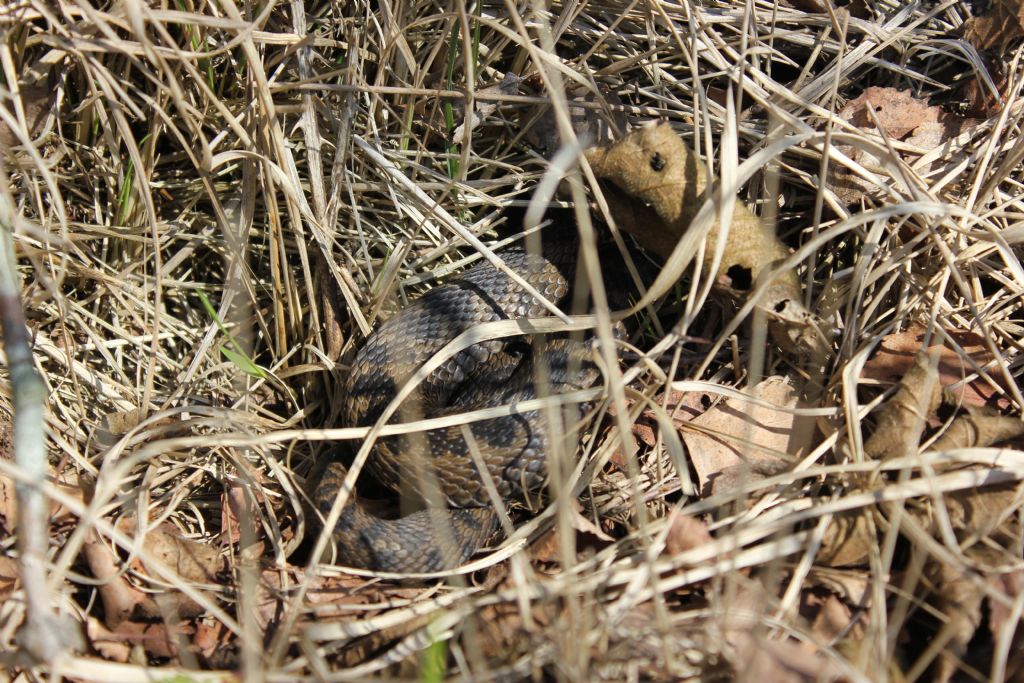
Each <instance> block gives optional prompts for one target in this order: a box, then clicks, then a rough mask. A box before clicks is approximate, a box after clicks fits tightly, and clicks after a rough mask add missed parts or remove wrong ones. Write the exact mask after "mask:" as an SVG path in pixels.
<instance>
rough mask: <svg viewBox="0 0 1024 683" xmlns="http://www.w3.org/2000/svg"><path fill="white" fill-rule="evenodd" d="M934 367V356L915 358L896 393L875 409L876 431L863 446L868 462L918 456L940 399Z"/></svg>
mask: <svg viewBox="0 0 1024 683" xmlns="http://www.w3.org/2000/svg"><path fill="white" fill-rule="evenodd" d="M937 365H938V354H937V353H935V352H929V353H927V354H926V353H919V354H917V356H915V357H914V362H913V364H912V365H911V366H910V368H909V369H908V370H907V372H906V374H904V375H903V379H901V380H900V385H899V389H897V390H896V393H895V394H894V395H893V396H892V398H890V399H889V400H888V401H886V402H885V403H884V404H883V405H882V407H881V408H879V409H878V416H877V417H876V422H875V430H874V432H872V434H871V436H870V437H869V438H868V440H867V441H866V442H865V443H864V453H865V454H866V455H867V456H868V457H869V458H875V459H876V460H888V459H891V458H900V457H903V456H906V455H912V454H913V453H915V452H917V445H918V443H919V442H920V441H921V433H922V432H923V430H924V427H925V424H926V423H927V421H928V418H929V417H930V416H931V415H933V414H934V413H935V411H936V409H937V408H938V407H939V401H940V400H941V398H942V390H941V387H940V386H939V380H938V373H937V372H936V369H935V368H936V367H937Z"/></svg>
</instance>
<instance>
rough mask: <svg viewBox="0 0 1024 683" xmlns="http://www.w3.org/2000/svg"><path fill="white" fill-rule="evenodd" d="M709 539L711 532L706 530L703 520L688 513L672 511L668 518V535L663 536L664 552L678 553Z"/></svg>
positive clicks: (704, 542)
mask: <svg viewBox="0 0 1024 683" xmlns="http://www.w3.org/2000/svg"><path fill="white" fill-rule="evenodd" d="M711 541H712V538H711V532H710V531H708V525H707V524H706V523H705V522H703V521H701V520H699V519H697V518H695V517H690V516H689V515H680V514H677V513H673V515H672V517H671V519H670V520H669V529H668V536H667V537H666V538H665V552H667V553H668V554H669V555H678V554H679V553H682V552H686V551H687V550H692V549H693V548H699V547H700V546H702V545H706V544H708V543H711Z"/></svg>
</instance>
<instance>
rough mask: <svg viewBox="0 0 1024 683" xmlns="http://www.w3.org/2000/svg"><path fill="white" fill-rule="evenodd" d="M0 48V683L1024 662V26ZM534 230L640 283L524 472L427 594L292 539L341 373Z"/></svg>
mask: <svg viewBox="0 0 1024 683" xmlns="http://www.w3.org/2000/svg"><path fill="white" fill-rule="evenodd" d="M0 34H2V35H3V38H4V40H3V43H2V45H3V47H2V49H0V66H2V69H3V71H2V74H3V75H2V77H0V78H2V81H0V82H2V86H0V147H2V155H0V173H2V174H3V178H2V180H0V188H2V189H0V228H2V231H0V235H2V237H3V241H4V248H5V249H6V248H7V245H10V246H11V247H12V248H13V261H11V262H8V261H7V260H5V261H4V262H3V265H2V266H0V275H2V280H3V282H0V288H2V291H0V306H2V307H3V309H4V311H3V312H4V316H5V320H4V341H5V353H6V355H5V361H4V364H3V369H2V375H3V383H2V386H3V394H2V395H0V407H2V410H0V414H2V416H3V418H4V419H3V425H2V427H3V431H2V432H0V449H2V452H3V457H0V529H2V530H3V534H2V536H0V539H2V545H0V548H2V553H0V595H2V596H3V608H2V609H0V661H2V662H3V664H4V667H5V668H6V673H4V674H3V680H35V679H39V678H50V677H56V676H58V675H63V676H66V677H68V678H69V679H71V680H82V681H92V680H96V681H112V680H116V681H135V680H140V681H141V680H153V679H154V678H157V679H176V680H224V679H229V678H237V677H245V678H247V679H251V680H256V679H265V680H299V679H302V680H306V679H316V680H354V679H362V678H380V679H416V680H423V681H439V680H447V679H448V678H452V679H458V680H474V681H482V680H491V679H499V678H500V679H509V680H519V679H523V680H527V679H529V680H566V681H593V680H615V681H618V680H670V679H671V680H761V681H769V680H770V681H804V680H807V681H811V680H849V681H912V680H917V679H921V678H925V679H930V680H937V681H950V680H955V681H968V680H993V681H999V680H1021V677H1022V676H1024V659H1022V657H1021V655H1020V654H1019V653H1020V651H1021V629H1020V620H1021V614H1022V605H1024V573H1022V567H1024V556H1022V544H1024V541H1022V532H1021V520H1020V510H1021V502H1022V493H1021V487H1020V486H1019V483H1020V481H1021V480H1022V478H1024V453H1022V452H1021V451H1020V450H1018V449H1019V448H1020V446H1021V444H1022V443H1024V442H1022V440H1021V437H1020V433H1021V431H1022V430H1021V424H1022V422H1021V419H1020V415H1021V410H1022V408H1024V397H1022V394H1021V391H1020V388H1019V378H1020V376H1021V372H1022V359H1021V348H1022V347H1021V339H1022V337H1024V334H1022V332H1024V328H1022V325H1024V313H1022V310H1024V303H1022V302H1024V298H1022V292H1024V270H1022V268H1021V264H1020V254H1021V250H1020V246H1019V245H1020V242H1021V234H1022V232H1021V230H1022V228H1021V225H1022V223H1021V217H1022V216H1024V212H1022V210H1024V198H1022V192H1021V187H1022V185H1021V183H1022V181H1024V174H1022V172H1021V161H1022V159H1024V152H1022V151H1021V150H1024V144H1022V143H1021V140H1020V136H1021V114H1022V112H1024V104H1022V102H1021V101H1020V97H1019V91H1020V80H1021V75H1022V70H1021V66H1020V63H1019V62H1020V55H1021V40H1020V38H1021V37H1022V36H1024V10H1022V9H1021V7H1020V5H1019V3H1018V2H1015V1H1014V0H993V1H992V2H987V3H966V2H955V1H952V0H951V1H950V2H945V3H939V4H935V3H914V4H904V3H887V2H880V1H877V0H853V1H852V2H850V3H849V4H846V5H844V6H842V7H837V6H835V5H833V4H829V3H828V2H819V0H790V1H789V2H782V1H781V0H777V1H775V2H772V1H765V2H750V3H746V4H744V3H737V2H724V1H722V2H716V1H714V0H706V1H704V2H700V3H694V2H689V1H687V2H683V3H675V4H673V3H665V2H660V1H659V0H645V1H644V2H632V3H628V2H605V1H596V2H554V3H550V4H547V5H545V4H542V3H534V4H529V3H521V4H519V5H515V4H513V3H505V4H500V3H494V2H488V3H484V4H472V3H464V2H454V3H448V4H446V3H444V2H440V3H431V2H426V3H423V2H421V3H406V2H397V3H394V2H380V3H378V2H366V1H358V0H357V1H355V2H350V3H340V5H339V3H326V2H309V3H306V4H302V3H297V2H293V3H288V4H282V3H269V4H263V5H249V4H245V3H242V4H236V3H222V4H216V3H214V4H208V3H201V2H193V1H192V0H182V1H181V2H178V3H176V4H174V5H173V6H172V5H160V4H149V5H144V4H138V3H111V4H106V3H100V4H95V5H90V4H73V3H60V2H58V3H36V2H31V1H30V2H26V3H20V4H9V5H8V6H6V7H3V8H0ZM658 124H660V125H658ZM627 135H632V136H634V137H627ZM650 136H660V137H657V139H656V140H654V139H653V138H652V137H650ZM624 139H625V140H627V141H628V140H632V141H633V143H635V145H634V146H633V147H628V144H632V143H627V142H623V140H624ZM652 140H653V141H652ZM638 150H639V151H638ZM680 166H682V167H685V168H686V169H689V170H688V171H687V173H689V175H688V174H687V173H682V174H680V175H678V176H676V175H671V174H672V173H674V169H676V168H677V167H680ZM669 176H671V178H669ZM544 210H549V214H548V215H549V216H550V215H551V213H550V211H554V210H558V211H560V212H561V213H559V214H558V220H559V221H562V222H567V223H568V224H569V225H572V226H574V228H575V229H577V230H578V232H579V233H580V234H581V236H582V246H581V253H583V254H585V255H588V256H589V255H591V254H596V253H597V249H596V248H595V244H596V243H597V242H601V243H608V242H615V241H616V240H617V241H619V242H621V243H622V244H623V245H625V246H627V247H629V248H630V249H631V250H632V251H631V253H632V254H634V255H636V258H637V259H638V263H637V266H638V271H639V272H640V276H639V277H638V279H639V280H641V281H645V290H644V291H645V292H646V294H638V295H637V296H636V297H634V299H633V300H632V303H633V304H634V306H633V308H634V310H633V311H632V312H631V314H630V315H628V316H622V317H624V319H625V320H626V321H627V328H628V329H629V332H628V335H629V336H628V339H625V340H621V341H620V343H619V344H618V345H617V346H616V356H617V358H618V360H617V365H612V366H608V367H606V368H605V373H604V377H603V380H602V383H601V388H600V389H599V390H598V391H596V392H594V393H595V394H596V400H595V401H594V403H593V405H592V408H591V410H590V419H589V420H588V421H586V423H584V424H582V425H581V426H580V430H579V431H580V434H579V437H578V438H574V439H573V442H572V448H573V449H575V452H574V453H570V454H567V455H568V457H567V459H564V460H562V461H559V462H558V463H557V467H556V469H557V472H556V474H555V476H553V481H554V483H553V484H552V486H551V487H550V489H549V491H548V492H547V493H548V495H545V496H543V497H541V498H540V499H539V500H536V501H531V502H532V506H531V507H532V509H525V507H524V506H519V507H517V508H516V509H514V510H512V521H513V522H514V524H515V527H516V531H515V533H514V534H513V535H512V536H511V537H510V538H501V537H496V538H495V539H494V541H493V544H492V547H491V548H489V549H488V551H487V552H484V553H480V554H478V555H477V556H476V557H475V558H474V559H473V561H472V562H471V563H470V564H469V565H467V566H466V567H464V568H462V569H461V570H460V571H458V572H454V573H451V574H449V575H445V576H442V577H435V578H429V579H419V580H410V579H408V578H407V577H406V578H403V577H376V576H373V575H372V572H366V571H362V572H359V571H352V570H348V569H345V568H343V567H339V566H335V565H331V564H328V563H326V562H323V561H321V560H322V559H324V558H323V557H322V556H321V555H320V554H319V553H318V552H317V550H318V549H319V548H322V547H323V545H324V544H323V543H318V539H319V535H320V532H321V527H322V524H320V522H319V521H318V519H317V517H316V513H315V512H314V511H313V509H312V508H311V507H310V505H309V500H308V496H309V492H310V490H311V488H312V486H313V485H314V484H315V482H316V478H317V477H318V476H319V473H320V472H321V471H322V467H323V465H324V463H325V462H328V461H329V460H331V459H335V458H345V457H347V456H351V455H352V453H354V452H355V451H356V450H357V449H358V447H359V446H360V445H361V444H362V443H363V442H364V440H365V438H366V434H367V430H366V429H361V428H352V427H351V426H350V425H345V424H343V423H342V421H341V420H340V419H339V415H338V412H339V390H340V387H341V385H342V382H343V379H344V377H345V374H346V372H347V368H348V367H349V364H350V363H351V361H352V358H353V355H354V353H355V352H356V351H357V349H358V348H360V346H361V345H362V343H363V342H364V340H365V339H366V337H367V335H368V334H370V333H371V332H372V330H373V329H375V328H376V327H377V326H378V325H379V324H380V322H381V321H382V320H383V319H386V318H387V317H389V316H391V315H393V314H394V313H395V312H396V311H398V310H400V309H401V308H402V307H403V306H404V305H405V303H407V302H408V301H409V300H411V299H414V298H415V297H417V296H419V295H420V294H421V293H422V292H423V291H425V290H427V289H429V288H431V287H433V286H436V285H437V284H438V283H441V282H443V281H444V280H445V279H446V278H447V277H450V276H451V275H452V274H453V273H456V272H458V271H460V270H462V269H464V268H465V267H466V266H467V265H468V264H469V263H470V262H471V261H473V260H475V259H478V258H479V252H481V251H484V252H486V251H492V252H493V251H497V252H498V253H499V254H500V249H501V247H502V246H504V245H505V244H506V243H507V241H508V240H511V239H514V238H516V237H517V236H518V234H519V233H521V232H524V231H526V232H532V231H533V227H535V226H536V225H537V224H538V221H539V220H540V218H541V217H542V215H543V213H544ZM723 217H729V218H728V219H723ZM727 229H728V230H729V232H728V233H726V232H724V231H725V230H727ZM543 230H544V229H543V228H542V230H541V232H542V233H543ZM635 242H639V245H641V246H642V247H646V250H639V251H638V246H637V244H636V243H635ZM603 252H604V250H602V253H603ZM5 258H6V257H5ZM612 258H613V259H615V260H616V262H617V261H618V257H615V256H614V255H613V257H612ZM605 265H608V263H607V262H606V263H605ZM651 271H653V272H654V275H655V276H656V277H654V278H646V276H644V275H643V274H644V273H648V272H651ZM590 282H591V284H593V283H594V282H596V278H595V277H593V273H591V277H590ZM613 287H614V285H613ZM616 289H618V288H617V287H616ZM622 289H625V286H624V285H623V287H622ZM617 310H620V311H621V310H622V309H621V308H619V309H617ZM600 313H601V315H598V316H596V317H595V318H594V319H592V320H591V321H590V322H589V323H587V324H585V325H583V326H584V327H589V328H590V329H598V332H599V333H600V334H599V336H601V335H604V336H605V338H606V339H610V338H611V337H610V336H609V335H610V334H611V329H610V327H608V325H609V323H610V319H611V318H617V317H620V316H618V315H617V313H616V312H615V311H612V310H610V309H603V310H601V311H600ZM21 314H23V316H24V317H23V318H19V315H21ZM545 324H547V325H548V329H552V330H557V329H558V328H559V325H562V323H560V322H558V321H557V319H551V320H549V321H548V323H545ZM562 329H564V326H563V328H562ZM26 332H27V335H26V334H25V333H26ZM26 349H27V352H28V353H30V354H31V356H30V358H31V359H32V362H29V361H19V360H18V359H19V358H21V357H22V356H19V353H22V352H23V351H25V350H26ZM25 357H26V358H28V357H29V356H25ZM8 359H11V360H12V362H11V364H10V366H9V365H8V363H7V360H8ZM33 363H34V370H35V371H36V374H35V376H37V377H38V378H39V379H41V381H42V383H43V387H44V391H43V397H42V398H43V402H42V405H43V407H44V411H43V416H42V420H44V424H45V433H44V432H43V431H42V430H41V429H40V425H39V420H38V419H36V418H33V417H32V411H31V407H32V406H33V405H35V406H38V405H39V404H40V401H39V400H38V399H33V398H32V396H31V395H28V398H25V396H26V395H25V394H18V393H17V392H18V391H19V390H20V389H24V386H25V385H24V384H23V383H22V382H23V381H25V380H24V378H25V376H26V375H27V376H28V377H29V381H30V380H31V377H32V376H33V375H32V373H26V372H24V370H25V369H26V368H28V367H30V366H32V365H33ZM12 370H18V372H12ZM19 387H20V389H19ZM29 388H30V389H31V386H29ZM16 405H17V408H18V410H17V411H16V410H15V407H16ZM26 406H28V407H27V408H26ZM19 419H20V420H22V422H16V421H17V420H19ZM33 420H34V421H33ZM12 423H13V424H15V426H16V427H17V428H18V429H17V430H16V431H17V437H16V438H14V439H13V440H12V437H11V432H10V425H11V424H12ZM26 444H27V446H26ZM33 446H34V447H36V449H37V450H39V452H40V457H39V458H36V459H35V460H34V461H32V460H31V458H32V457H33V456H32V454H31V450H32V447H33ZM43 446H45V454H44V453H43ZM15 450H18V457H19V460H18V461H17V463H16V462H15V460H14V459H13V456H14V451H15ZM44 455H45V457H42V456H44ZM23 458H24V459H23ZM30 461H32V462H35V463H36V464H38V465H39V466H40V467H42V464H43V463H44V462H45V471H43V472H42V474H43V475H45V480H46V481H45V484H44V485H43V486H42V488H41V489H40V490H41V491H42V493H43V495H44V496H45V498H46V500H48V501H49V505H48V507H46V509H43V510H40V512H42V516H40V515H33V514H31V511H30V510H29V514H27V515H23V514H21V513H23V512H25V511H26V507H25V503H24V501H23V502H22V503H21V505H20V506H19V505H18V504H16V502H15V498H16V496H15V492H14V488H15V487H14V482H16V481H21V482H28V481H30V480H31V479H32V478H33V475H32V473H31V465H29V464H27V463H29V462H30ZM363 486H366V487H367V489H368V490H370V492H371V493H373V492H374V491H373V482H367V481H362V480H360V488H361V489H362V487H363ZM28 495H31V494H28ZM26 520H30V521H26ZM31 520H35V521H36V522H37V525H36V526H34V527H33V526H32V521H31ZM47 524H48V526H47ZM33 543H35V546H33V545H32V544H33ZM33 548H36V550H35V551H34V550H33ZM34 552H37V553H38V555H33V553H34ZM34 557H38V558H39V559H40V560H44V562H43V564H42V565H41V567H40V568H38V569H33V565H32V559H33V558H34ZM44 576H45V577H46V578H47V579H48V580H47V581H41V579H42V577H44ZM33 614H34V615H35V617H33V616H32V615H33ZM26 615H28V617H27V616H26ZM57 618H59V619H60V620H61V621H55V619H57ZM37 619H38V620H37ZM39 623H42V624H44V627H43V628H42V629H40V628H38V624H39ZM47 629H51V630H47ZM58 633H59V635H60V637H59V638H53V639H52V641H53V642H49V643H47V638H45V637H43V636H47V635H49V636H52V635H54V634H58ZM65 636H66V637H65ZM64 645H67V646H69V647H68V648H67V649H66V650H65V653H64V654H63V655H62V658H60V659H57V658H49V657H44V658H43V659H45V660H46V661H42V662H40V661H33V660H32V655H33V654H36V655H39V653H40V652H42V651H45V650H46V648H49V647H53V648H55V649H54V650H53V651H51V653H52V652H55V651H56V650H60V649H61V647H62V646H64Z"/></svg>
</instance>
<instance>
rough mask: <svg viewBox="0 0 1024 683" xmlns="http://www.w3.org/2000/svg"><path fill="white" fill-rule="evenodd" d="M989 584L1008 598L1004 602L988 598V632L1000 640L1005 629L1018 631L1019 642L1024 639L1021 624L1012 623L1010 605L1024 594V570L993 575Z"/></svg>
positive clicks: (989, 579) (989, 578)
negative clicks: (1000, 635)
mask: <svg viewBox="0 0 1024 683" xmlns="http://www.w3.org/2000/svg"><path fill="white" fill-rule="evenodd" d="M988 583H989V585H990V586H991V587H992V588H994V589H995V590H996V591H998V592H999V593H1001V594H1002V595H1003V596H1005V598H1006V600H1005V601H1004V600H998V599H996V598H993V597H988V630H989V632H991V633H992V637H993V638H998V637H999V634H1000V633H1002V632H1003V629H1006V628H1011V629H1016V637H1017V640H1018V641H1020V640H1021V639H1024V633H1022V632H1021V630H1020V624H1019V623H1017V622H1014V623H1010V616H1011V614H1012V612H1011V609H1010V607H1009V604H1008V603H1013V601H1014V600H1016V599H1018V598H1019V597H1020V595H1021V593H1024V570H1021V569H1013V570H1010V571H1007V572H1001V573H993V574H992V575H991V576H989V577H988ZM1017 651H1018V652H1019V651H1020V650H1019V649H1018V650H1017Z"/></svg>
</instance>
